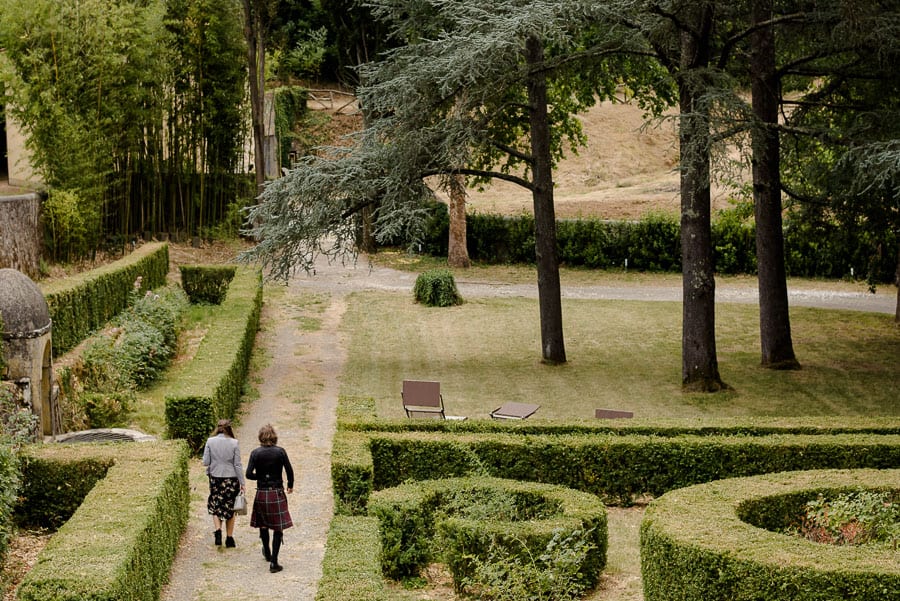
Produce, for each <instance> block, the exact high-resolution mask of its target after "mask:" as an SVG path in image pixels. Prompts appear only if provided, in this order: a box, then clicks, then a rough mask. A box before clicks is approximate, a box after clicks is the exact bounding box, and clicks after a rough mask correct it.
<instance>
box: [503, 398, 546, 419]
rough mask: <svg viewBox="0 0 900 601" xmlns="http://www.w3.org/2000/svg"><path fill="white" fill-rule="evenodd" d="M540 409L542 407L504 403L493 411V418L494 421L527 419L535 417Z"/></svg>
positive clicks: (529, 404)
mask: <svg viewBox="0 0 900 601" xmlns="http://www.w3.org/2000/svg"><path fill="white" fill-rule="evenodd" d="M540 407H541V406H540V405H533V404H531V403H515V402H509V403H504V404H503V405H501V406H499V407H497V408H496V409H494V410H493V411H491V417H492V418H493V419H526V418H528V417H530V416H531V415H533V414H534V412H535V411H537V410H538V409H540Z"/></svg>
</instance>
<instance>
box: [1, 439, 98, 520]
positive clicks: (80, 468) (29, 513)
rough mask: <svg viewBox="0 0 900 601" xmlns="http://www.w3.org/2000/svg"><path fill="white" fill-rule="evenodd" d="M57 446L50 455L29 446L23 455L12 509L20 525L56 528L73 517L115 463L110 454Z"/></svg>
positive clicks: (41, 449)
mask: <svg viewBox="0 0 900 601" xmlns="http://www.w3.org/2000/svg"><path fill="white" fill-rule="evenodd" d="M59 447H62V448H60V449H59V450H58V451H56V452H55V453H53V454H51V455H47V454H45V453H44V452H43V450H44V449H43V448H41V447H37V448H34V449H29V450H28V452H27V453H25V454H24V455H23V457H22V490H21V494H20V496H19V499H18V503H17V506H16V510H15V515H16V522H17V523H18V524H19V525H20V526H23V527H25V528H49V529H51V530H56V529H57V528H59V527H60V526H62V525H63V524H65V523H66V522H67V521H68V520H69V518H70V517H72V515H73V514H74V513H75V512H76V511H77V510H78V507H79V506H80V505H81V503H82V502H83V501H84V498H85V497H86V496H87V494H88V493H89V492H90V491H91V489H93V488H94V486H95V485H96V484H97V482H99V481H100V480H102V479H103V478H105V477H106V473H107V472H108V471H109V469H110V468H111V467H112V466H113V464H114V463H115V457H114V456H113V455H112V454H100V455H98V454H96V453H87V455H85V454H84V453H85V451H84V450H83V449H80V448H79V449H75V450H74V451H73V453H72V455H71V456H66V454H65V453H64V452H62V451H63V449H70V450H72V449H74V447H72V446H70V445H66V446H65V447H63V445H59ZM50 448H52V447H47V449H50Z"/></svg>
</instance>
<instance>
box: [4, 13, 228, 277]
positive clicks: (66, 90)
mask: <svg viewBox="0 0 900 601" xmlns="http://www.w3.org/2000/svg"><path fill="white" fill-rule="evenodd" d="M233 8H234V7H233V6H230V3H227V2H226V3H222V2H215V1H212V0H203V1H200V2H185V1H183V0H160V1H154V2H126V1H116V2H107V1H105V0H79V1H75V0H62V1H56V0H36V1H34V2H30V1H26V0H12V1H11V2H7V3H6V4H5V5H4V11H3V14H2V16H0V46H3V47H4V49H5V52H4V60H3V69H2V78H3V84H4V85H3V86H2V87H3V89H4V94H5V101H4V102H2V104H4V105H6V106H7V109H8V110H9V112H10V113H11V114H12V115H14V117H15V118H16V119H17V121H18V122H19V123H21V124H22V126H23V129H24V132H25V134H26V143H27V147H28V149H29V151H30V160H31V162H32V165H33V166H34V167H35V169H36V171H37V173H38V174H39V175H40V176H41V178H42V179H43V181H44V183H45V184H46V185H47V186H48V188H49V189H50V205H49V207H50V209H51V210H50V212H49V213H48V214H49V215H50V219H49V220H46V222H45V223H46V224H47V231H46V234H45V237H46V239H47V241H48V244H47V248H48V250H49V251H50V252H51V253H52V256H53V257H54V258H56V259H58V260H59V259H61V260H74V259H82V258H88V257H91V256H92V253H93V252H94V251H95V250H96V249H97V248H99V247H101V245H102V244H104V243H105V242H106V241H107V240H114V239H115V240H117V241H118V245H119V248H121V247H123V246H124V244H125V242H126V241H127V240H128V239H130V238H131V236H132V235H133V233H134V232H136V231H139V230H142V231H144V232H146V231H150V232H157V231H176V230H180V231H184V230H186V229H187V230H189V231H191V232H192V233H197V232H198V231H199V230H200V229H201V228H203V227H206V226H207V225H211V224H214V223H216V222H218V221H219V220H220V219H221V218H222V217H223V214H224V209H225V207H226V206H227V204H228V203H229V202H232V201H233V200H234V199H235V197H236V196H238V195H239V194H240V193H239V189H240V187H241V186H242V185H243V184H242V179H243V176H240V175H239V174H238V171H239V170H240V169H239V162H240V157H241V152H242V148H243V144H242V141H243V137H244V135H245V130H244V128H243V126H242V124H243V123H242V112H241V105H242V102H243V92H244V83H245V80H244V67H243V51H242V43H241V42H242V39H241V29H240V21H239V17H238V14H237V11H235V10H233ZM56 194H60V196H59V197H57V198H54V196H55V195H56ZM185 200H187V202H185Z"/></svg>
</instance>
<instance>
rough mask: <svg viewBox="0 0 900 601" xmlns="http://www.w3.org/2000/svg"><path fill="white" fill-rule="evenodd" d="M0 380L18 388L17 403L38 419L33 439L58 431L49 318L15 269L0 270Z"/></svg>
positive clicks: (33, 286)
mask: <svg viewBox="0 0 900 601" xmlns="http://www.w3.org/2000/svg"><path fill="white" fill-rule="evenodd" d="M0 320H2V322H3V327H2V328H0V339H2V343H3V344H2V348H0V352H2V353H3V357H2V358H3V361H2V362H0V367H2V373H0V379H3V380H9V381H10V382H13V383H14V384H15V386H16V387H17V388H18V397H19V400H18V401H17V402H19V403H20V404H21V405H23V406H26V407H27V406H29V405H30V406H31V411H32V413H33V414H34V415H35V416H36V417H37V418H38V424H37V432H35V438H39V437H40V435H41V434H43V435H45V436H52V435H54V434H57V433H58V432H59V424H60V419H59V405H58V403H57V402H56V401H57V399H56V398H54V395H53V390H52V388H53V357H52V340H51V337H52V321H51V320H50V308H49V306H48V305H47V300H46V299H45V298H44V295H43V294H42V293H41V290H40V288H38V287H37V285H36V284H35V283H34V282H32V281H31V279H30V278H29V277H28V276H27V275H25V274H23V273H21V272H19V271H16V270H15V269H8V268H7V269H0Z"/></svg>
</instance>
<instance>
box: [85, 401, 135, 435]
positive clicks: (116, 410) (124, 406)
mask: <svg viewBox="0 0 900 601" xmlns="http://www.w3.org/2000/svg"><path fill="white" fill-rule="evenodd" d="M133 401H134V396H133V395H132V394H131V393H129V392H86V393H84V394H82V395H81V396H80V397H79V399H78V402H79V404H80V405H81V408H82V410H83V411H84V414H85V416H86V417H87V419H88V423H89V424H90V427H91V428H115V427H117V426H125V425H127V423H128V420H127V417H128V413H129V411H131V405H132V403H133Z"/></svg>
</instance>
